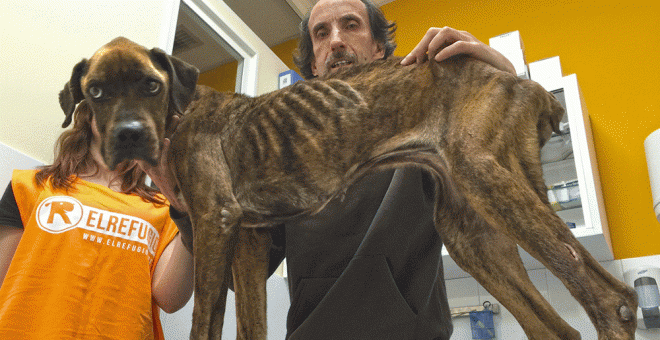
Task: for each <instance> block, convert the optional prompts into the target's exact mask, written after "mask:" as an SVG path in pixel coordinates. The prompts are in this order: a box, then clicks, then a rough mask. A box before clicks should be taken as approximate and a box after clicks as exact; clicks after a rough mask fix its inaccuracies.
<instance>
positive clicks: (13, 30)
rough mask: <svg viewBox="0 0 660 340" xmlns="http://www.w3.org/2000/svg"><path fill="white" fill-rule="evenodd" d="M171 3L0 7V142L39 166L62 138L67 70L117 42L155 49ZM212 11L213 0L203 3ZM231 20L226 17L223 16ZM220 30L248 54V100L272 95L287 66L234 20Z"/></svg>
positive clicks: (136, 0) (119, 0) (111, 0)
mask: <svg viewBox="0 0 660 340" xmlns="http://www.w3.org/2000/svg"><path fill="white" fill-rule="evenodd" d="M172 1H174V0H96V1H94V0H79V1H43V0H4V1H1V2H0V75H1V76H0V142H2V143H4V144H6V145H8V146H9V147H12V148H14V149H16V150H18V151H20V152H22V153H25V154H26V155H28V156H30V157H32V158H35V159H36V160H38V161H41V162H44V163H50V162H51V161H52V159H53V145H54V143H55V140H56V139H57V137H58V136H59V135H60V133H61V132H62V131H63V130H62V128H61V125H62V122H63V121H64V114H63V112H62V111H61V109H60V107H59V102H58V93H59V91H60V90H61V89H62V88H63V87H64V84H65V83H66V82H67V81H68V80H69V78H70V76H71V70H72V68H73V66H74V65H75V64H76V63H77V62H78V61H80V60H81V59H82V58H89V57H91V55H92V54H93V53H94V51H96V50H97V49H98V48H99V47H101V46H102V45H104V44H105V43H107V42H109V41H110V40H112V39H113V38H115V37H117V36H125V37H127V38H129V39H131V40H133V41H135V42H137V43H139V44H142V45H144V46H147V47H156V46H158V47H161V48H164V46H159V45H160V44H162V42H163V41H166V39H163V36H164V35H166V34H167V33H166V32H164V31H165V29H166V28H167V27H168V24H169V22H168V21H170V20H171V17H172V16H173V15H174V18H176V16H175V15H176V14H175V13H172V10H171V7H172ZM206 2H207V3H208V4H209V5H210V6H211V7H213V8H215V9H217V10H218V11H220V12H223V13H228V11H229V12H231V10H229V9H228V7H227V6H226V5H225V4H224V3H223V2H222V1H219V0H208V1H206ZM231 14H233V12H232V13H231ZM228 24H230V25H231V26H232V27H235V28H236V31H237V32H239V34H241V35H242V36H246V37H247V40H248V42H249V44H250V45H251V47H252V48H253V49H254V50H255V51H256V53H257V58H258V66H259V70H260V71H259V74H258V75H257V85H256V87H257V89H256V93H257V94H261V93H264V92H268V91H272V90H274V89H276V88H277V75H278V74H279V72H282V71H285V70H286V69H287V67H286V66H285V65H284V63H282V61H281V60H279V58H277V56H276V55H275V54H274V53H272V51H270V49H268V47H267V46H266V45H265V44H264V43H263V42H261V41H260V40H259V38H257V37H256V35H254V33H252V32H251V31H250V30H249V28H247V26H245V25H244V24H242V22H240V20H239V19H238V17H236V16H235V15H234V17H233V18H230V19H229V20H228Z"/></svg>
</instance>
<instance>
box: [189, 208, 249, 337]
mask: <svg viewBox="0 0 660 340" xmlns="http://www.w3.org/2000/svg"><path fill="white" fill-rule="evenodd" d="M221 219H222V213H221V212H220V211H219V212H217V213H207V214H204V215H203V216H202V217H201V218H199V219H198V220H197V221H195V222H196V223H194V225H195V229H194V233H195V235H194V250H193V252H194V255H195V259H194V262H195V306H194V309H193V325H192V330H191V333H190V339H191V340H192V339H194V340H207V339H217V340H220V339H221V338H222V326H223V322H224V316H225V305H226V302H227V289H228V286H229V280H231V263H232V259H233V256H234V248H235V244H236V231H237V229H238V228H237V227H236V226H235V225H233V226H229V227H227V226H224V225H222V226H221V225H219V224H218V221H221Z"/></svg>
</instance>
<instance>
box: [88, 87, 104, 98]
mask: <svg viewBox="0 0 660 340" xmlns="http://www.w3.org/2000/svg"><path fill="white" fill-rule="evenodd" d="M89 95H90V96H92V98H94V99H99V98H101V96H103V90H101V88H99V87H96V86H92V87H90V88H89Z"/></svg>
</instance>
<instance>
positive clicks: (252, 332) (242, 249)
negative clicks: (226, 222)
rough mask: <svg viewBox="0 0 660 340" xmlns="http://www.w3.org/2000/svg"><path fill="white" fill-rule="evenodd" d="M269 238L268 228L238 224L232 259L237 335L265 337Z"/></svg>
mask: <svg viewBox="0 0 660 340" xmlns="http://www.w3.org/2000/svg"><path fill="white" fill-rule="evenodd" d="M270 242H271V239H270V232H269V230H268V229H265V228H238V237H237V243H236V248H235V252H234V261H233V263H232V273H233V276H234V292H235V293H236V326H237V338H238V339H245V340H259V339H264V340H265V339H266V338H267V328H266V319H267V317H266V280H267V279H268V251H269V249H270Z"/></svg>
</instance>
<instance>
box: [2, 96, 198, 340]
mask: <svg viewBox="0 0 660 340" xmlns="http://www.w3.org/2000/svg"><path fill="white" fill-rule="evenodd" d="M95 126H96V125H95V120H94V117H93V114H92V113H91V110H90V109H89V107H88V106H87V105H86V104H85V103H84V102H83V103H81V104H79V105H78V107H77V109H76V112H75V120H74V126H73V128H71V129H69V130H67V131H65V132H64V133H63V134H62V135H61V136H60V138H59V139H58V142H57V144H56V145H57V148H56V155H55V162H54V163H53V164H52V165H48V166H44V167H42V168H40V169H39V170H15V171H14V173H13V175H12V179H11V182H10V184H9V186H8V187H7V189H6V191H5V194H4V195H3V197H2V200H1V201H0V282H2V286H0V339H15V340H16V339H101V338H102V339H122V340H123V339H163V338H164V337H163V331H162V328H161V325H160V320H159V307H160V308H161V309H163V310H164V311H165V312H168V313H172V312H174V311H176V310H178V309H180V308H181V307H183V306H184V305H185V304H186V303H187V301H188V300H189V299H190V296H191V294H192V288H193V276H192V268H193V262H192V254H191V253H190V252H189V251H188V250H186V248H185V247H184V246H183V244H182V242H181V236H180V234H178V230H177V227H176V225H175V224H174V222H173V221H172V219H171V218H170V215H169V202H168V201H167V200H166V199H165V197H164V196H163V195H162V194H160V193H158V192H157V191H156V190H155V189H153V188H151V187H149V186H147V185H145V177H146V174H145V172H144V171H143V170H142V168H140V166H138V165H137V164H136V162H131V161H126V162H124V163H123V164H121V165H120V166H118V168H117V170H116V171H110V170H109V169H108V168H107V167H106V166H105V164H104V162H103V161H102V158H101V154H100V134H99V132H98V131H97V130H96V128H95Z"/></svg>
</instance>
